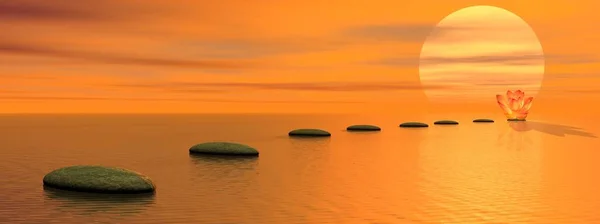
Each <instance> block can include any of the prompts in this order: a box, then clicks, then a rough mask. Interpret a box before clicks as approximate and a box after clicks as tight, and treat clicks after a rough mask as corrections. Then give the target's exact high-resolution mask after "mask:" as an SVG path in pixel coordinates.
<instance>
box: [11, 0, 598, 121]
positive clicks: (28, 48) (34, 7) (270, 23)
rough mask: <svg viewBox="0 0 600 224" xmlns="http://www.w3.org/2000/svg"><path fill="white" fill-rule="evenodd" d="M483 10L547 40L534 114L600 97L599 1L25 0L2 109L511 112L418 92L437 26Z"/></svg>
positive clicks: (16, 16) (15, 10)
mask: <svg viewBox="0 0 600 224" xmlns="http://www.w3.org/2000/svg"><path fill="white" fill-rule="evenodd" d="M480 4H483V5H493V6H498V7H502V8H505V9H507V10H510V11H512V12H514V13H516V14H517V15H519V16H520V17H521V18H523V19H524V20H525V21H526V22H527V23H529V25H530V26H531V27H532V28H533V30H534V31H535V33H536V34H537V37H538V39H539V40H540V42H541V45H542V48H543V51H544V54H545V56H546V68H545V70H546V74H545V77H544V81H543V83H542V89H541V90H540V93H539V95H537V96H536V99H535V100H534V106H533V107H532V113H533V111H535V110H548V108H550V109H552V110H551V111H554V112H559V111H562V112H572V111H573V110H574V109H575V110H577V109H579V110H581V109H582V108H585V107H589V106H588V105H589V104H586V103H589V102H592V103H595V102H600V84H598V83H600V82H598V81H600V74H598V73H597V72H596V71H597V69H598V68H600V64H599V63H598V58H600V55H599V54H600V53H598V52H600V44H598V43H597V42H598V40H600V32H598V31H597V29H595V27H596V25H597V23H598V22H599V21H600V14H599V13H597V12H596V11H597V8H599V6H600V2H598V1H548V0H547V1H537V0H536V1H533V0H530V1H523V0H520V1H509V0H502V1H461V0H455V1H447V0H444V1H433V0H419V1H398V0H369V1H351V0H344V1H338V0H327V1H325V0H318V1H317V0H302V1H299V0H286V1H276V0H253V1H247V0H220V1H216V0H215V1H197V0H189V1H184V0H179V1H176V0H130V1H122V0H102V1H100V0H90V1H85V3H84V1H75V0H65V1H60V3H58V2H55V1H42V0H22V1H3V2H0V29H1V31H2V36H0V105H2V106H1V107H0V113H237V112H242V113H246V112H250V113H253V112H299V113H311V112H319V113H322V112H367V111H385V112H392V113H397V112H421V111H425V110H436V109H439V108H442V107H444V108H448V109H451V110H457V111H459V110H465V108H470V109H469V110H472V108H480V109H483V108H485V110H487V109H489V110H491V111H495V112H498V113H500V109H499V107H498V106H497V105H496V102H495V97H494V96H493V95H491V96H490V97H489V99H490V101H489V102H473V103H472V102H464V100H458V99H457V100H456V101H452V102H449V103H448V105H451V106H448V105H442V104H432V103H428V102H427V101H426V97H425V94H424V92H423V88H421V85H420V83H419V67H418V62H419V61H418V58H419V54H420V51H421V46H422V45H423V42H424V40H425V39H426V38H427V36H428V34H429V33H430V32H431V30H432V29H433V27H434V26H435V25H436V24H437V23H438V22H439V21H441V20H442V19H443V18H444V17H445V16H447V15H449V14H450V13H452V12H454V11H456V10H458V9H461V8H464V7H468V6H472V5H480ZM389 61H395V62H401V63H385V62H389ZM428 88H434V87H428ZM435 88H444V87H443V86H441V87H435ZM468 104H469V105H470V104H477V105H478V106H476V107H472V106H467V105H468ZM384 109H385V110H384ZM586 111H600V109H598V110H596V109H595V108H591V109H590V108H588V109H587V110H586ZM562 112H561V113H562Z"/></svg>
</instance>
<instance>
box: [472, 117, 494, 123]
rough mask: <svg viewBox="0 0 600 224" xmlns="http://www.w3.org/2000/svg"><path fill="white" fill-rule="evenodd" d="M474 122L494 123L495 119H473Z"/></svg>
mask: <svg viewBox="0 0 600 224" xmlns="http://www.w3.org/2000/svg"><path fill="white" fill-rule="evenodd" d="M473 122H474V123H494V120H492V119H487V118H479V119H475V120H473Z"/></svg>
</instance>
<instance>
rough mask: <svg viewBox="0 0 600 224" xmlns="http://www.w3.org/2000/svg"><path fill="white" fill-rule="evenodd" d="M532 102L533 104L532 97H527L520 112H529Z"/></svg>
mask: <svg viewBox="0 0 600 224" xmlns="http://www.w3.org/2000/svg"><path fill="white" fill-rule="evenodd" d="M532 102H533V97H527V99H525V101H524V102H523V106H522V107H521V109H520V111H521V112H529V109H530V108H531V103H532Z"/></svg>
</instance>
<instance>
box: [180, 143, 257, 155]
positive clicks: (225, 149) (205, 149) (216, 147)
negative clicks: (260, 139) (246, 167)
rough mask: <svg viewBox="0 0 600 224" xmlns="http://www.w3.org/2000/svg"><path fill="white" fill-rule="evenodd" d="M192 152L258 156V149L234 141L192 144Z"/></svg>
mask: <svg viewBox="0 0 600 224" xmlns="http://www.w3.org/2000/svg"><path fill="white" fill-rule="evenodd" d="M190 154H207V155H231V156H258V150H256V149H255V148H253V147H250V146H247V145H244V144H239V143H233V142H206V143H200V144H197V145H194V146H192V147H191V148H190Z"/></svg>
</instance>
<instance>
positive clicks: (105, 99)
mask: <svg viewBox="0 0 600 224" xmlns="http://www.w3.org/2000/svg"><path fill="white" fill-rule="evenodd" d="M0 100H81V101H89V100H94V101H95V100H98V101H174V102H176V101H184V102H187V101H193V102H207V103H307V104H313V103H340V104H356V103H364V102H362V101H341V100H340V101H328V100H321V101H318V100H314V101H312V100H310V101H309V100H231V99H219V98H124V97H53V96H0Z"/></svg>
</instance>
